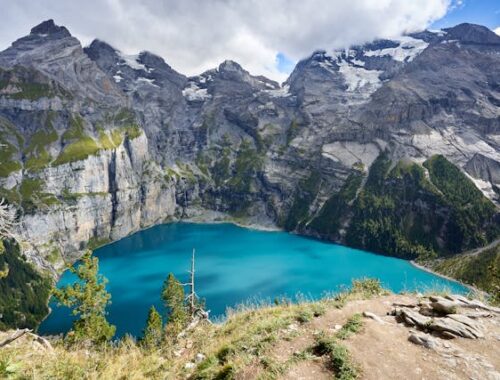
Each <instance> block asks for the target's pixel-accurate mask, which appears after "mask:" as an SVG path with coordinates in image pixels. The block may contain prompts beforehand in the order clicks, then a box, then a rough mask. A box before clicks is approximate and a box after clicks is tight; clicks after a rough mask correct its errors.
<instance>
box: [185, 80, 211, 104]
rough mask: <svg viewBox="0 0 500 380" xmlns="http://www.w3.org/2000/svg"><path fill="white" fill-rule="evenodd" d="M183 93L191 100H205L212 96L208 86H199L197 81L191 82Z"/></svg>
mask: <svg viewBox="0 0 500 380" xmlns="http://www.w3.org/2000/svg"><path fill="white" fill-rule="evenodd" d="M182 95H183V96H184V97H185V98H186V99H187V100H189V101H203V100H205V99H210V98H211V97H212V95H210V94H209V93H208V90H207V89H206V88H200V87H198V85H197V84H196V83H195V82H189V85H188V86H187V87H186V88H185V89H184V90H182Z"/></svg>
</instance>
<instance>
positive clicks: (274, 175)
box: [0, 21, 500, 270]
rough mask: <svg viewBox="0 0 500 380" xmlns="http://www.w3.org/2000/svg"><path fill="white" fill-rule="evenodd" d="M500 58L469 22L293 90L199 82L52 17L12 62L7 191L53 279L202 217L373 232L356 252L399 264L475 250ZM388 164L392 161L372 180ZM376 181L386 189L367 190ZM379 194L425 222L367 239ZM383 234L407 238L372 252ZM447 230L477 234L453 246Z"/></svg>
mask: <svg viewBox="0 0 500 380" xmlns="http://www.w3.org/2000/svg"><path fill="white" fill-rule="evenodd" d="M499 57H500V37H498V36H496V35H495V34H494V33H493V32H491V31H490V30H488V29H487V28H484V27H480V26H477V25H469V24H462V25H459V26H457V27H454V28H451V29H447V30H444V31H439V32H428V31H425V32H422V33H418V34H413V35H409V36H403V37H401V38H400V39H398V40H392V41H388V40H383V41H374V42H372V43H369V44H366V45H364V46H355V47H352V48H350V49H348V50H345V51H332V52H326V51H318V52H315V53H314V54H312V55H311V56H310V57H308V58H307V59H305V60H303V61H301V62H299V64H298V65H297V66H296V68H295V70H294V71H293V73H292V74H291V75H290V77H289V79H288V80H287V81H286V82H285V83H284V84H283V85H279V84H278V83H275V82H273V81H271V80H269V79H267V78H264V77H257V76H252V75H250V74H249V73H248V72H247V71H245V70H244V69H243V68H242V67H241V66H240V65H239V64H237V63H236V62H232V61H225V62H223V63H222V64H221V65H220V66H219V67H218V68H216V69H213V70H210V71H207V72H205V73H202V74H201V75H199V76H196V77H191V78H187V77H186V76H184V75H182V74H179V73H177V72H176V71H174V70H173V69H172V68H171V67H170V66H169V65H168V64H167V63H166V62H165V61H164V60H163V59H162V58H160V57H158V56H155V55H154V54H151V53H149V52H141V53H139V54H138V55H136V56H127V55H124V54H122V53H121V52H119V51H118V50H116V49H114V48H113V47H111V46H110V45H108V44H106V43H105V42H102V41H98V40H96V41H94V42H92V43H91V44H90V45H89V46H88V47H87V48H85V49H82V47H81V45H80V43H79V41H78V40H77V39H75V38H74V37H72V36H71V34H70V33H69V32H68V30H67V29H66V28H64V27H59V26H56V25H55V24H54V23H53V22H52V21H46V22H44V23H42V24H40V25H39V26H37V27H35V28H33V29H32V31H31V33H30V35H28V36H26V37H23V38H21V39H19V40H18V41H16V42H14V43H13V44H12V46H11V47H10V48H8V49H7V50H5V51H4V52H1V53H0V129H1V130H2V131H1V134H0V144H2V152H1V154H0V155H1V162H0V191H1V195H2V196H4V197H6V198H7V199H8V200H9V201H10V202H12V203H15V204H17V205H18V208H19V210H20V211H19V217H20V225H19V228H18V233H19V235H20V239H21V240H22V241H23V242H24V244H23V245H24V251H25V252H26V254H27V256H28V257H30V258H31V260H32V261H34V262H36V263H37V264H38V265H39V266H40V267H43V268H48V269H50V270H58V269H60V268H61V267H62V265H63V262H64V261H72V260H74V259H75V258H76V257H78V255H79V253H80V252H81V251H82V250H83V249H84V248H85V247H87V246H90V247H93V246H96V245H99V244H102V243H105V242H107V241H110V240H116V239H119V238H121V237H123V236H126V235H127V234H129V233H131V232H134V231H137V230H138V229H140V228H144V227H146V226H149V225H152V224H155V223H160V222H163V221H165V220H169V219H178V218H186V217H194V216H199V217H201V218H203V217H205V218H209V217H214V215H231V216H232V217H233V218H240V219H241V218H243V219H245V220H246V221H250V222H252V221H253V222H255V223H259V224H277V225H279V226H283V227H284V228H286V229H289V230H297V231H300V232H302V233H307V234H313V235H317V236H321V237H324V238H328V239H332V240H336V241H342V242H346V241H347V242H350V241H355V240H357V237H359V236H361V235H362V238H360V242H358V243H355V245H358V246H361V247H370V248H372V249H375V250H378V251H381V252H384V253H387V254H398V252H400V251H404V252H412V253H411V254H408V255H402V256H403V257H414V256H415V255H418V254H419V253H422V252H425V253H426V254H428V253H429V252H431V253H432V252H438V253H450V252H456V251H460V250H463V249H467V248H472V247H473V246H476V245H481V244H484V243H486V242H487V241H489V240H491V239H493V238H495V237H496V236H497V234H498V216H497V215H498V209H497V206H496V205H495V204H498V192H499V190H498V186H499V181H500V179H499V178H500V177H499V165H500V153H499V151H500V150H499V143H500V137H499V132H500V128H499V127H500V83H499V82H498V78H500V64H499V59H500V58H499ZM381 155H383V157H384V160H386V161H387V167H385V166H384V168H385V169H384V170H383V171H382V172H381V173H378V174H377V175H376V174H372V170H371V169H370V168H372V167H373V163H374V162H375V161H376V160H377V158H379V160H380V159H381V158H380V157H381ZM435 155H441V156H442V157H443V158H444V157H445V158H446V159H445V161H446V162H447V163H450V165H452V167H453V168H455V166H456V167H458V168H460V171H459V174H460V175H461V176H463V181H462V182H464V183H467V184H468V185H466V186H465V190H464V191H462V192H460V194H462V195H461V199H458V200H457V199H454V198H453V194H452V193H451V192H449V191H448V190H449V189H448V187H449V184H450V181H451V180H450V179H449V178H445V179H443V178H444V177H445V176H444V177H443V176H442V175H441V176H440V175H436V173H435V171H434V172H433V171H432V170H430V169H429V168H428V165H424V166H422V163H424V161H425V162H430V161H429V159H430V158H431V157H433V156H435ZM441 156H440V157H441ZM432 162H434V161H432ZM401 163H405V165H402V164H401ZM414 165H415V168H416V169H411V170H406V169H405V170H403V169H401V168H402V167H404V168H408V167H413V166H414ZM443 165H444V166H446V164H443ZM454 165H455V166H454ZM395 167H397V168H398V171H397V173H396V172H394V168H395ZM413 170H414V171H415V172H413ZM417 172H418V174H415V173H417ZM429 172H430V173H429ZM368 173H370V175H371V176H372V177H374V176H375V177H377V176H378V177H380V176H381V177H380V178H379V184H380V186H382V184H383V187H384V189H387V190H386V191H385V192H383V193H382V194H378V193H377V194H375V193H374V192H373V191H372V192H371V193H370V192H369V188H368V189H365V184H366V182H367V180H369V178H370V176H369V175H368ZM391 173H392V174H391ZM408 173H410V174H408ZM412 173H413V174H412ZM433 173H434V175H433ZM463 173H466V174H463ZM420 174H421V177H420V176H419V175H420ZM441 174H442V173H441ZM407 175H410V176H412V175H413V177H411V178H412V180H409V178H410V177H407ZM415 176H417V177H415ZM378 177H377V178H378ZM405 178H406V179H405ZM460 178H462V177H460ZM470 181H473V182H474V183H475V185H476V186H477V187H478V188H479V189H480V190H481V191H480V192H479V191H478V190H477V189H476V187H474V186H472V182H470ZM369 183H370V182H369ZM469 185H470V186H472V188H471V187H470V186H469ZM447 186H448V187H447ZM459 186H460V185H459ZM394 189H399V190H397V191H393V190H394ZM408 189H413V190H415V189H416V190H415V191H416V192H417V193H418V194H420V195H418V194H416V195H415V194H414V196H412V197H407V196H406V194H407V193H408V191H407V190H408ZM472 189H474V190H472ZM368 193H370V194H371V195H369V196H373V197H375V198H374V199H375V201H380V202H382V204H385V205H386V206H387V204H386V203H383V202H384V200H385V201H387V199H386V198H384V196H385V195H386V194H391V196H390V197H389V198H391V201H392V202H396V203H399V202H403V201H404V204H405V205H406V206H405V209H406V210H410V211H411V212H410V213H409V215H413V216H415V218H404V217H402V216H398V217H396V218H392V219H391V218H389V219H390V220H388V221H387V222H386V223H385V224H386V225H385V226H384V227H383V228H382V227H380V226H379V225H377V227H376V228H375V227H373V226H371V227H370V223H368V222H367V221H368V220H374V221H375V222H376V223H379V222H380V221H381V220H385V219H384V215H386V214H388V213H390V212H391V211H390V209H391V208H390V207H389V206H390V205H389V206H388V208H387V207H386V208H385V209H384V210H382V209H378V211H376V212H375V211H373V210H371V213H368V214H367V213H366V212H365V211H366V210H365V211H363V210H364V209H363V207H362V206H363V205H362V204H361V203H362V200H363V199H365V197H366V196H368V195H367V194H368ZM422 194H423V195H422ZM470 194H473V195H472V196H470V197H472V198H470V197H469V195H470ZM360 195H361V198H360ZM431 198H432V199H431ZM470 199H473V202H472V204H473V206H470V207H469V206H467V202H468V201H470ZM488 199H489V200H488ZM372 200H373V199H372ZM464 200H465V201H464ZM466 201H467V202H466ZM492 202H493V203H492ZM396 206H397V205H396ZM467 207H469V208H471V207H472V209H471V210H469V211H467V210H466V209H467ZM436 213H437V215H439V218H433V215H435V214H436ZM457 215H458V217H457ZM456 218H459V219H460V221H459V223H458V224H460V226H459V227H456V228H455V227H453V226H452V225H451V221H452V220H454V219H456ZM478 218H479V221H478ZM386 219H387V218H386ZM318 220H320V222H318ZM352 220H355V221H356V226H352ZM431 220H434V221H435V223H437V225H434V224H433V223H434V222H433V223H430V222H429V221H431ZM436 220H437V221H436ZM471 223H472V224H473V226H472V227H471ZM379 224H383V223H382V222H380V223H379ZM360 225H361V226H364V227H362V230H363V231H366V230H368V229H370V228H372V230H373V228H375V229H377V228H379V230H380V231H379V230H377V231H379V232H377V233H375V232H374V231H371V230H370V231H371V232H370V234H368V235H367V234H364V233H362V231H361V232H360V231H359V228H358V227H359V226H360ZM380 228H382V229H380ZM457 228H458V229H457ZM353 229H354V230H356V231H357V232H356V233H354V235H353V232H352V231H353ZM381 231H383V232H384V233H386V234H388V236H390V237H391V239H392V240H391V241H395V242H396V241H398V242H399V243H397V244H396V243H394V244H393V245H392V246H380V245H377V244H375V243H374V242H373V241H374V239H375V237H374V234H375V235H377V234H378V233H382V232H381ZM419 231H420V232H419ZM429 231H432V232H429ZM450 231H455V233H466V234H467V235H469V234H473V235H474V236H475V235H477V236H483V238H479V237H477V236H476V237H474V238H470V239H468V240H467V241H466V242H464V243H463V244H460V245H459V246H458V247H453V248H452V247H451V246H450V244H448V243H449V240H450V239H452V237H451V236H452V235H453V233H452V232H450ZM456 231H458V232H456ZM464 231H465V232H464ZM471 231H472V232H471ZM360 234H361V235H360ZM450 234H451V235H450ZM349 237H350V238H349ZM346 239H347V240H346ZM349 239H351V240H349ZM398 239H399V240H398ZM375 240H376V239H375ZM402 241H404V242H403V243H401V242H402ZM350 244H351V243H350Z"/></svg>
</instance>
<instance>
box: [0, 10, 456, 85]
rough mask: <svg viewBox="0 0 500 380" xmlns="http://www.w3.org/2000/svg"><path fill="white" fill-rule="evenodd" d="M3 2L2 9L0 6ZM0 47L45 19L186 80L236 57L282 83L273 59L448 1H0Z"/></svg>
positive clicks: (366, 35) (413, 17) (416, 19)
mask: <svg viewBox="0 0 500 380" xmlns="http://www.w3.org/2000/svg"><path fill="white" fill-rule="evenodd" d="M2 3H4V4H2ZM0 5H1V8H2V13H3V14H4V17H3V20H4V22H3V23H1V24H0V47H7V46H8V45H9V44H10V42H12V41H13V40H15V39H16V38H18V37H20V36H22V35H25V34H26V33H27V31H29V29H30V28H31V27H32V26H34V25H36V24H38V23H39V22H41V21H42V20H45V19H48V18H54V20H55V21H56V23H58V24H60V25H65V26H66V27H68V29H69V30H70V31H71V32H72V33H73V34H74V35H75V36H77V37H79V38H80V39H81V40H82V41H83V42H84V43H89V42H90V41H91V39H92V38H94V37H98V38H100V39H102V40H104V41H107V42H109V43H110V44H112V45H113V46H115V47H117V48H118V49H120V50H122V51H124V52H125V53H127V54H133V53H137V52H138V51H140V50H149V51H152V52H154V53H157V54H159V55H161V56H163V57H164V58H165V60H166V61H167V62H168V63H169V64H170V65H172V66H173V67H174V68H175V69H177V70H179V71H180V72H183V73H185V74H188V75H194V74H198V73H200V72H202V71H204V70H206V69H209V68H213V67H215V66H217V65H218V64H219V63H220V62H221V61H223V60H224V59H233V60H235V61H238V62H239V63H241V64H242V66H243V67H245V68H246V69H248V70H249V71H250V72H252V73H254V74H264V75H267V76H269V77H271V78H274V79H278V80H283V79H284V74H283V73H280V72H279V71H278V70H277V68H276V54H277V53H278V52H282V53H284V54H285V55H286V56H287V57H290V58H291V59H293V60H298V59H301V58H303V57H304V56H307V55H309V54H310V53H311V52H312V51H313V50H315V49H319V48H324V49H331V48H337V47H345V46H347V45H350V44H354V43H361V42H365V41H369V40H372V39H373V38H377V37H378V38H383V37H386V38H388V37H394V36H398V35H401V34H402V33H405V32H412V31H417V30H421V29H423V28H425V27H426V26H428V25H429V24H430V23H432V22H433V21H435V20H437V19H439V18H441V17H443V16H444V15H445V14H446V12H447V10H448V9H449V7H450V5H451V1H450V0H419V1H408V0H377V1H373V0H337V1H331V0H308V1H304V0H249V1H241V0H212V1H197V0H182V1H177V0H163V1H158V0H142V1H136V0H86V1H84V2H80V1H78V2H76V1H70V0H68V1H64V2H61V1H58V0H39V1H36V2H33V1H29V0H17V1H10V0H0Z"/></svg>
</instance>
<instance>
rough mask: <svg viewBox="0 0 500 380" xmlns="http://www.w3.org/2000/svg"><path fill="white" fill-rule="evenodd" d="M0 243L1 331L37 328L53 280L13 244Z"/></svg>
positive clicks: (41, 318)
mask: <svg viewBox="0 0 500 380" xmlns="http://www.w3.org/2000/svg"><path fill="white" fill-rule="evenodd" d="M0 243H1V244H0V272H2V274H1V275H0V295H1V297H0V316H1V317H0V330H4V329H7V328H24V327H26V328H31V329H36V327H37V326H38V324H39V323H40V322H41V321H42V320H43V318H44V317H45V316H46V315H47V314H48V312H49V309H48V307H47V299H48V298H49V293H50V289H51V287H52V283H51V281H50V280H49V279H47V278H45V277H43V276H42V275H41V274H40V273H39V272H38V271H36V270H35V269H34V268H33V267H32V266H31V265H30V264H29V263H27V262H26V261H25V260H24V259H23V257H22V256H21V255H20V253H19V247H18V246H17V245H16V244H14V243H13V242H11V241H4V242H3V243H2V242H1V241H0Z"/></svg>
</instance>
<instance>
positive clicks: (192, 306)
mask: <svg viewBox="0 0 500 380" xmlns="http://www.w3.org/2000/svg"><path fill="white" fill-rule="evenodd" d="M195 254H196V251H195V249H194V248H193V255H192V256H191V270H190V271H189V282H188V283H185V284H182V285H183V286H189V294H188V295H187V297H186V300H187V301H188V303H189V313H190V314H191V319H192V320H193V321H194V320H199V319H206V320H209V319H208V313H209V312H208V311H206V310H204V309H203V307H202V306H201V305H200V303H199V302H197V300H198V299H199V297H198V295H197V294H196V290H195V276H194V273H195Z"/></svg>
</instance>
